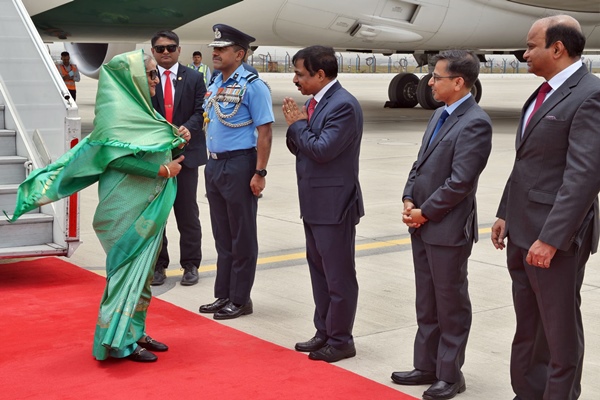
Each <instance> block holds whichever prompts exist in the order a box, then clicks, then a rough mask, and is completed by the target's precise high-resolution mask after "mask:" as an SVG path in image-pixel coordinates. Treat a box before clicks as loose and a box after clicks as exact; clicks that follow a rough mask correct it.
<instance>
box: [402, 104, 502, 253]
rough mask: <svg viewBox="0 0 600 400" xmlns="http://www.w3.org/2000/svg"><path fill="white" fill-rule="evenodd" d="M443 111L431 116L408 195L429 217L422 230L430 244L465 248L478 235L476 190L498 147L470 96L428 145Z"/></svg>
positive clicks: (411, 172)
mask: <svg viewBox="0 0 600 400" xmlns="http://www.w3.org/2000/svg"><path fill="white" fill-rule="evenodd" d="M442 112H443V108H440V109H438V110H437V111H436V112H435V113H434V115H433V116H432V118H431V119H430V120H429V124H428V125H427V129H426V130H425V135H424V136H423V143H422V144H421V149H420V150H419V155H418V156H417V161H415V163H414V164H413V167H412V169H411V171H410V173H409V175H408V181H407V183H406V186H405V188H404V193H403V195H402V198H403V199H404V198H406V197H408V198H410V199H412V201H413V202H414V204H415V206H416V207H417V208H420V209H421V211H422V212H423V214H424V215H425V216H426V217H427V218H428V219H429V221H427V223H425V224H423V225H422V226H421V227H420V228H418V229H420V234H421V237H422V239H423V241H424V242H425V243H428V244H433V245H441V246H461V245H464V244H467V243H469V242H470V241H477V238H478V236H477V204H476V202H475V192H476V191H477V182H478V180H479V175H480V174H481V171H483V168H484V167H485V165H486V163H487V160H488V157H489V155H490V152H491V149H492V123H491V120H490V118H489V116H488V115H487V114H486V113H485V112H484V111H483V110H482V109H481V107H479V106H478V105H477V103H476V102H475V100H474V99H473V98H472V97H470V98H468V99H467V100H465V101H464V102H463V103H462V104H461V105H460V106H458V108H457V109H456V110H454V112H453V113H452V114H451V115H450V116H449V117H448V119H446V122H445V123H444V124H443V125H442V128H441V129H440V131H439V132H438V134H437V135H436V137H435V139H434V140H433V142H432V143H431V145H429V146H427V144H428V143H429V140H430V138H431V135H432V134H433V130H434V129H435V126H436V124H437V121H438V119H439V117H440V114H441V113H442ZM412 232H414V229H412V228H411V233H412Z"/></svg>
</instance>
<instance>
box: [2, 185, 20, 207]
mask: <svg viewBox="0 0 600 400" xmlns="http://www.w3.org/2000/svg"><path fill="white" fill-rule="evenodd" d="M18 188H19V185H17V184H16V183H15V184H12V185H0V215H2V212H4V211H5V212H6V213H7V214H12V213H13V211H14V210H15V202H16V201H17V189H18Z"/></svg>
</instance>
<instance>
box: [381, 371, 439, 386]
mask: <svg viewBox="0 0 600 400" xmlns="http://www.w3.org/2000/svg"><path fill="white" fill-rule="evenodd" d="M392 380H393V381H394V382H395V383H397V384H399V385H431V384H432V383H434V382H436V381H437V377H436V376H435V372H432V371H421V370H420V369H413V370H412V371H405V372H393V373H392Z"/></svg>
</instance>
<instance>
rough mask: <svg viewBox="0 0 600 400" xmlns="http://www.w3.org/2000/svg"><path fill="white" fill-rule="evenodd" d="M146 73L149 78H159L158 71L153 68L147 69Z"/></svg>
mask: <svg viewBox="0 0 600 400" xmlns="http://www.w3.org/2000/svg"><path fill="white" fill-rule="evenodd" d="M146 75H148V78H150V80H151V81H153V80H155V79H156V78H158V71H157V70H155V69H153V70H152V71H146Z"/></svg>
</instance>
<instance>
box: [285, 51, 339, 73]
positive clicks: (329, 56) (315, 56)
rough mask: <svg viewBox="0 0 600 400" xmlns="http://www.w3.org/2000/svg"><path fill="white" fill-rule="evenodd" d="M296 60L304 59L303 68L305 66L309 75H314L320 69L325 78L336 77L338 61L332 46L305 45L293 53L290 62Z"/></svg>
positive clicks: (293, 62)
mask: <svg viewBox="0 0 600 400" xmlns="http://www.w3.org/2000/svg"><path fill="white" fill-rule="evenodd" d="M298 60H304V68H306V70H307V71H308V73H309V74H310V76H314V75H315V74H316V73H317V71H319V70H320V69H322V70H323V72H324V73H325V76H326V77H327V78H329V79H334V78H336V77H337V74H338V62H337V57H336V56H335V51H334V50H333V48H332V47H326V46H310V47H306V48H304V49H302V50H300V51H298V52H297V53H296V54H294V57H292V64H296V61H298Z"/></svg>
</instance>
